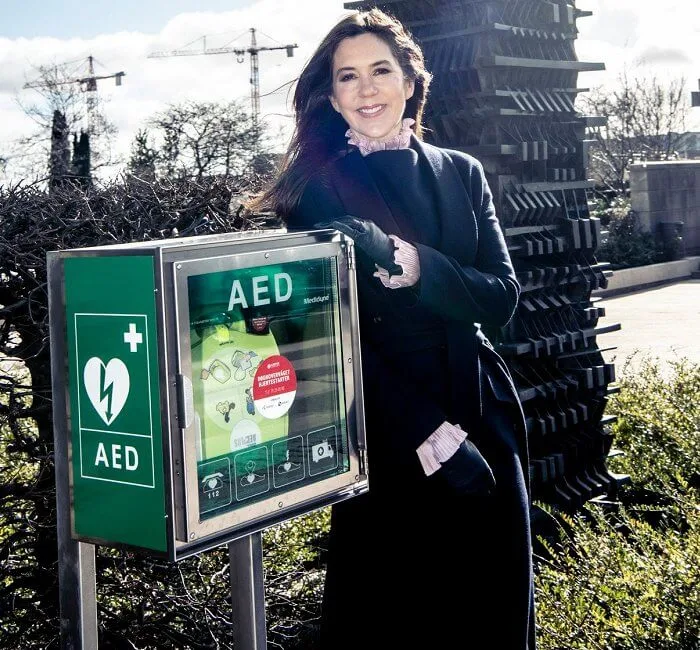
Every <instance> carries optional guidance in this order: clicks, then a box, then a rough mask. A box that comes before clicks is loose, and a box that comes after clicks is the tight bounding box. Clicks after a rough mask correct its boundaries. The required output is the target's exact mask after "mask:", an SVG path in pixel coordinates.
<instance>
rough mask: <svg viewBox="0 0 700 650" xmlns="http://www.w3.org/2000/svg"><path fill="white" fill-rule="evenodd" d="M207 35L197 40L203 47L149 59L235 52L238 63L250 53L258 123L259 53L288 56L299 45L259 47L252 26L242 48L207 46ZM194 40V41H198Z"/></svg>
mask: <svg viewBox="0 0 700 650" xmlns="http://www.w3.org/2000/svg"><path fill="white" fill-rule="evenodd" d="M206 39H207V37H206V36H202V37H201V38H199V39H197V41H202V49H201V50H199V49H197V50H194V49H180V50H164V51H159V52H153V53H151V54H149V55H148V58H149V59H155V58H162V57H170V56H201V55H203V54H235V55H236V60H237V61H238V63H243V61H245V55H246V54H249V55H250V105H251V114H252V117H253V122H254V123H255V124H257V123H258V119H259V116H260V68H259V62H258V54H259V53H260V52H267V51H271V50H286V51H287V56H288V57H292V56H294V50H295V49H296V48H297V47H299V46H298V45H297V44H296V43H290V44H287V45H279V46H272V47H258V43H257V38H256V30H255V28H254V27H251V28H250V47H247V48H240V47H211V48H207V40H206ZM197 41H193V42H195V43H196V42H197Z"/></svg>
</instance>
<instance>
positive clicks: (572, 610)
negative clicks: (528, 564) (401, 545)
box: [536, 358, 700, 650]
mask: <svg viewBox="0 0 700 650" xmlns="http://www.w3.org/2000/svg"><path fill="white" fill-rule="evenodd" d="M620 388H621V390H620V393H619V394H617V395H615V396H614V397H613V398H612V400H611V403H610V409H609V410H610V412H611V413H614V414H616V415H617V416H618V421H617V422H616V424H615V425H614V427H613V431H614V433H615V434H616V444H617V445H618V446H619V447H620V448H621V449H623V450H624V451H625V455H624V456H623V457H619V458H617V459H615V460H614V462H613V464H612V468H613V469H616V470H618V471H620V472H624V473H629V474H630V475H631V476H632V484H631V485H630V486H629V487H628V488H627V489H625V490H624V491H623V492H622V493H621V494H620V495H619V497H620V502H621V505H619V507H618V508H613V509H612V510H607V511H606V510H602V509H600V507H599V506H595V505H591V506H589V507H588V508H587V510H586V511H585V512H584V513H583V514H580V515H578V516H575V517H569V516H567V515H563V514H556V513H553V512H552V511H551V510H550V514H552V517H553V520H554V521H555V522H557V524H558V533H559V534H558V535H557V536H555V537H554V539H549V540H542V539H540V542H541V544H542V548H543V552H542V556H541V557H540V558H539V561H538V563H537V577H536V589H537V599H538V623H539V634H540V647H541V648H542V649H543V650H647V649H648V650H698V648H700V589H698V585H700V505H699V503H700V499H698V487H700V485H699V477H700V473H699V469H700V456H699V454H698V452H699V451H700V449H699V448H698V444H699V442H700V433H698V429H699V428H700V365H693V364H691V363H690V362H688V361H687V360H680V361H676V362H672V363H671V364H670V372H664V371H663V370H662V368H661V367H660V366H659V365H658V363H655V362H654V361H653V360H651V359H649V358H647V359H644V360H642V364H641V369H640V370H638V371H636V372H635V373H634V374H632V373H624V374H623V379H622V380H621V382H620Z"/></svg>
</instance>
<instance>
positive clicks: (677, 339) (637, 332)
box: [598, 280, 700, 376]
mask: <svg viewBox="0 0 700 650" xmlns="http://www.w3.org/2000/svg"><path fill="white" fill-rule="evenodd" d="M599 304H600V305H602V306H604V307H605V310H606V316H605V318H604V319H601V321H600V325H608V324H611V323H621V324H622V330H621V331H619V332H613V333H611V334H604V335H602V336H599V337H598V346H599V347H600V348H601V349H602V348H607V347H611V346H616V347H617V350H612V351H609V352H604V353H603V354H604V357H605V359H606V361H612V360H614V361H615V364H616V366H617V368H616V369H617V374H618V376H620V375H621V374H622V372H623V369H624V366H625V362H626V361H627V360H628V359H630V357H632V360H631V361H630V364H629V365H630V369H634V368H635V367H636V365H637V364H638V361H637V357H638V356H639V355H651V356H653V357H658V358H659V359H660V360H661V361H662V362H663V361H669V360H673V359H678V358H681V357H687V358H688V359H690V360H692V361H693V362H694V363H699V364H700V280H685V281H683V282H677V283H674V284H670V285H664V286H662V287H658V288H655V289H647V290H645V291H636V292H634V293H629V294H626V295H623V296H618V297H615V298H606V299H604V300H601V302H600V303H599Z"/></svg>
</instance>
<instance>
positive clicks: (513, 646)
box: [263, 9, 535, 650]
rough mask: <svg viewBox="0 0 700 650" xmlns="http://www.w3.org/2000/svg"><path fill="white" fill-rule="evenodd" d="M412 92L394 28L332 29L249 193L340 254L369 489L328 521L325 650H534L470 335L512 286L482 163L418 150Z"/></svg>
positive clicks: (511, 414)
mask: <svg viewBox="0 0 700 650" xmlns="http://www.w3.org/2000/svg"><path fill="white" fill-rule="evenodd" d="M429 83H430V74H429V73H428V72H427V70H426V68H425V62H424V59H423V54H422V52H421V50H420V48H419V47H418V45H417V44H416V42H415V41H414V40H413V39H412V38H411V36H410V35H409V34H408V32H407V31H406V30H405V29H404V27H403V26H402V25H401V24H400V23H399V22H398V21H396V20H394V19H393V18H391V17H390V16H388V15H386V14H384V13H383V12H381V11H379V10H377V9H373V10H371V11H368V12H356V13H353V14H351V15H350V16H348V17H347V18H345V19H343V20H341V21H340V22H339V23H338V24H337V25H336V26H335V27H334V28H333V29H331V31H330V32H329V33H328V35H327V36H326V37H325V38H324V39H323V40H322V42H321V44H320V45H319V47H318V49H317V50H316V52H315V54H314V55H313V56H312V58H311V60H310V61H309V63H308V64H307V65H306V67H305V68H304V70H303V71H302V73H301V76H300V78H299V81H298V84H297V88H296V92H295V95H294V108H295V113H296V115H295V126H296V131H295V135H294V138H293V140H292V144H291V146H290V149H289V151H288V154H287V158H286V161H285V165H284V169H283V171H282V173H281V174H280V176H279V178H278V179H277V181H276V183H275V184H274V185H273V187H272V188H271V189H270V190H269V191H268V192H267V194H266V195H265V196H264V197H263V202H267V205H268V206H269V207H271V208H273V209H275V210H276V211H277V212H278V213H279V214H280V216H282V217H283V218H284V219H285V220H286V223H287V226H288V227H289V228H290V229H312V228H334V229H336V230H339V231H340V232H342V233H344V234H346V235H348V236H349V237H351V238H352V239H353V241H354V244H355V254H356V260H357V264H356V274H357V287H358V289H357V293H358V302H359V320H360V330H361V333H362V355H361V357H362V373H363V383H364V396H363V400H364V408H365V421H366V430H367V445H368V454H369V456H368V465H369V485H370V490H369V494H365V495H362V496H359V497H356V498H353V499H350V500H349V501H346V502H343V503H340V504H338V505H336V506H334V509H333V515H332V526H331V539H330V546H329V552H328V570H327V574H326V586H325V592H324V600H323V618H322V625H321V637H322V647H323V648H324V649H328V650H343V649H345V648H347V649H348V650H349V649H350V648H352V649H353V650H356V649H357V648H360V647H363V646H368V647H372V648H374V647H377V648H408V647H420V648H440V649H442V648H475V649H478V650H486V649H487V648H488V649H490V648H497V649H498V650H534V648H535V641H534V620H533V618H534V610H533V604H532V565H531V546H530V537H529V510H528V494H527V475H528V469H527V468H528V463H527V441H526V430H525V423H524V419H523V415H522V410H521V409H520V404H519V402H518V398H517V393H516V391H515V388H514V386H513V383H512V378H511V377H510V375H509V373H508V370H507V369H506V366H505V363H504V362H503V360H502V359H501V358H500V357H499V356H498V354H497V353H496V352H495V351H494V350H493V346H491V344H490V343H489V342H488V340H487V339H486V337H485V335H484V334H483V332H482V331H481V326H480V325H479V324H480V323H483V324H484V325H488V326H491V327H494V328H497V327H501V326H503V325H505V324H506V323H507V321H508V320H509V319H510V317H511V315H512V313H513V310H514V309H515V306H516V303H517V299H518V293H519V286H518V283H517V280H516V277H515V273H514V271H513V266H512V264H511V261H510V258H509V256H508V250H507V247H506V245H505V241H504V238H503V234H502V232H501V229H500V225H499V223H498V219H497V218H496V215H495V211H494V206H493V201H492V197H491V191H490V189H489V187H488V184H487V183H486V180H485V177H484V171H483V168H482V166H481V164H480V163H479V162H478V161H477V160H475V159H474V158H472V157H470V156H467V155H466V154H463V153H459V152H457V151H451V150H447V149H439V148H437V147H433V146H431V145H429V144H426V143H424V142H423V141H422V139H421V136H422V125H421V118H422V114H423V106H424V104H425V100H426V95H427V90H428V85H429ZM350 215H355V216H350Z"/></svg>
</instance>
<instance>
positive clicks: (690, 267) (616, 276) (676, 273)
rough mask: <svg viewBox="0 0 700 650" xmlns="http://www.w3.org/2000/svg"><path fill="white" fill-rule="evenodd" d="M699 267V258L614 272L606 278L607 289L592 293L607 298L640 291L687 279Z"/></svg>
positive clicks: (694, 257)
mask: <svg viewBox="0 0 700 650" xmlns="http://www.w3.org/2000/svg"><path fill="white" fill-rule="evenodd" d="M699 267H700V256H693V257H686V258H684V259H682V260H677V261H675V262H663V263H661V264H649V265H647V266H637V267H635V268H632V269H620V270H618V271H614V272H613V275H612V277H611V278H608V288H607V289H600V290H598V291H594V292H593V295H594V296H599V297H609V296H615V295H618V294H622V293H630V292H632V291H639V290H641V289H649V288H650V287H654V286H659V285H662V284H668V283H670V282H677V281H679V280H687V279H689V278H690V277H691V276H692V275H693V273H694V272H696V271H697V270H698V268H699Z"/></svg>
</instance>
